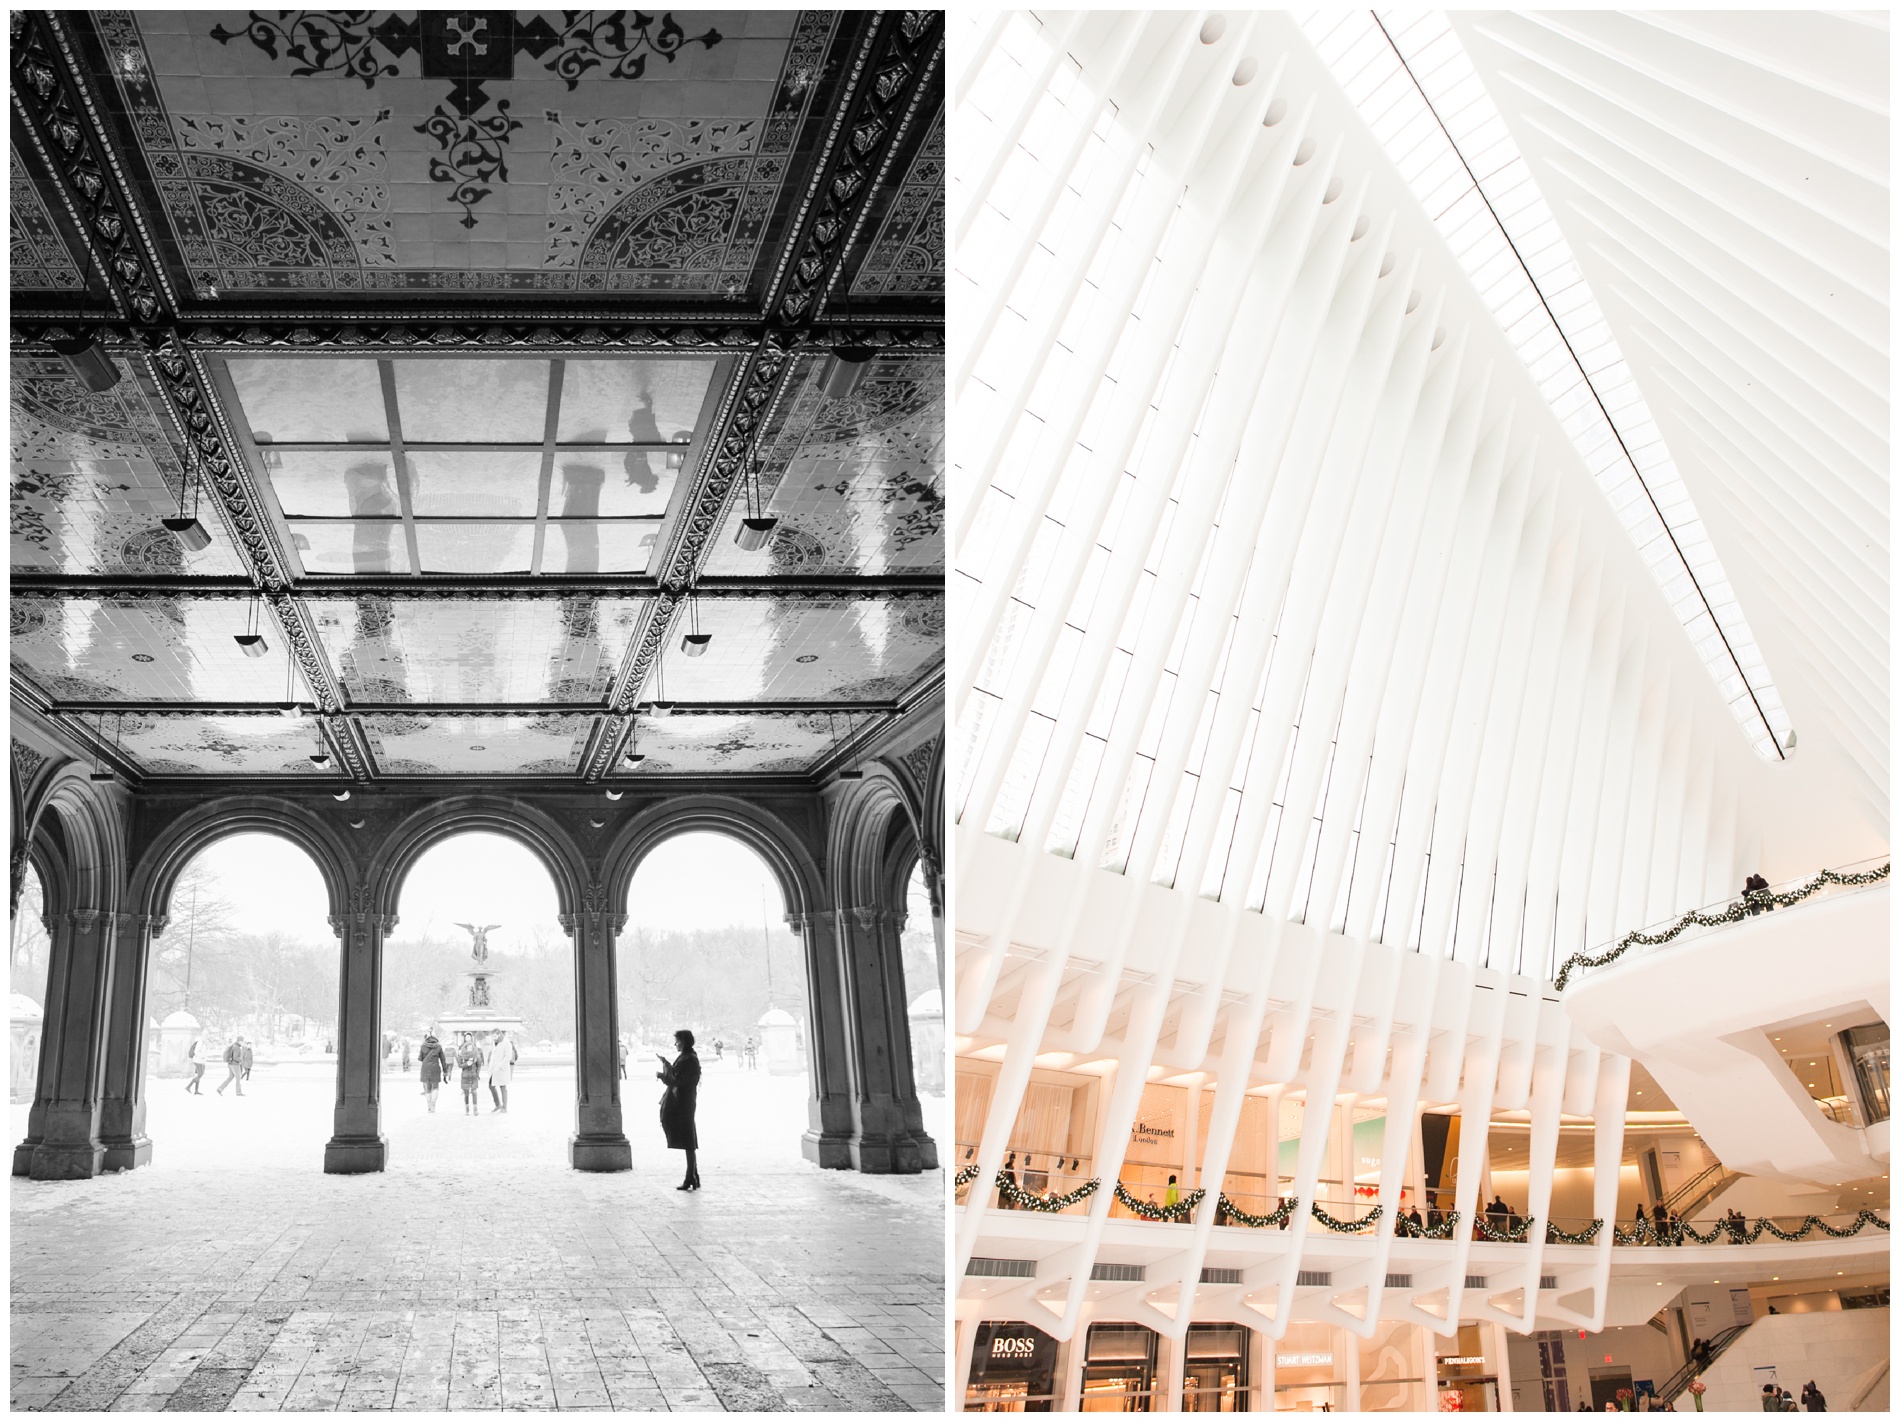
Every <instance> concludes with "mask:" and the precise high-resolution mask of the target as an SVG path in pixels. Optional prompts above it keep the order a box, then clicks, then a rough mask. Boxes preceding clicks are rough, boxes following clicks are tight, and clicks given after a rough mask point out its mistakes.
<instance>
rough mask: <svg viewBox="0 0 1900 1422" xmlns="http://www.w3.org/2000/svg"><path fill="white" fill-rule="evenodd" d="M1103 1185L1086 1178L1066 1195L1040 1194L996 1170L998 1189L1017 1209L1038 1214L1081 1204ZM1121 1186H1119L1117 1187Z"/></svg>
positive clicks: (1045, 1213)
mask: <svg viewBox="0 0 1900 1422" xmlns="http://www.w3.org/2000/svg"><path fill="white" fill-rule="evenodd" d="M1101 1186H1102V1182H1101V1181H1100V1180H1084V1181H1083V1182H1082V1183H1081V1184H1080V1185H1078V1186H1076V1187H1075V1188H1074V1189H1073V1190H1071V1191H1069V1193H1068V1194H1066V1195H1038V1194H1035V1193H1033V1192H1032V1191H1029V1190H1025V1189H1023V1187H1022V1186H1020V1185H1018V1184H1017V1183H1016V1182H1015V1181H1014V1180H1011V1179H1010V1178H1009V1176H1007V1175H1005V1174H1004V1173H1003V1172H1002V1171H1000V1170H999V1171H997V1172H996V1190H997V1193H998V1194H1000V1195H1001V1196H1002V1197H1003V1198H1004V1199H1005V1200H1007V1201H1009V1203H1010V1204H1011V1205H1012V1206H1013V1207H1014V1208H1016V1209H1019V1210H1031V1211H1033V1212H1035V1213H1036V1214H1041V1215H1053V1214H1058V1213H1060V1212H1061V1211H1063V1210H1066V1209H1068V1208H1069V1206H1071V1205H1079V1204H1081V1203H1082V1202H1083V1201H1084V1200H1086V1199H1088V1197H1089V1196H1091V1195H1093V1194H1094V1193H1095V1192H1096V1191H1097V1190H1099V1189H1100V1188H1101ZM1117 1188H1118V1189H1119V1188H1120V1187H1119V1186H1118V1187H1117Z"/></svg>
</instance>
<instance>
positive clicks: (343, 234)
mask: <svg viewBox="0 0 1900 1422" xmlns="http://www.w3.org/2000/svg"><path fill="white" fill-rule="evenodd" d="M272 14H274V15H275V16H276V18H266V16H267V15H272ZM837 19H838V17H837V15H836V14H834V13H831V12H823V11H792V10H782V11H748V12H729V11H722V12H719V13H717V14H683V13H682V14H675V13H672V12H655V13H653V14H650V15H649V14H646V13H642V12H635V11H540V12H516V11H492V10H484V11H442V10H437V11H423V12H419V13H418V12H404V11H398V12H389V11H328V12H325V11H294V12H259V11H251V12H248V13H246V12H237V11H232V12H206V11H139V12H136V13H134V12H131V11H109V12H100V13H99V14H98V17H97V22H98V26H99V29H100V33H101V35H102V38H103V41H104V44H105V48H106V51H107V56H108V59H109V61H110V63H111V67H112V71H113V75H114V78H115V82H116V85H117V88H118V97H119V100H120V101H121V102H122V103H123V105H124V107H125V109H126V112H127V114H128V116H129V122H130V124H131V126H132V128H133V130H134V131H135V133H136V134H137V136H138V139H139V142H140V144H141V145H142V147H143V148H144V150H145V156H146V161H147V163H148V165H149V167H150V170H151V175H152V178H153V180H154V183H155V185H156V189H157V192H156V196H157V199H158V201H159V202H160V203H162V205H163V207H164V210H165V214H166V217H167V219H168V220H169V222H170V225H171V228H172V231H173V233H174V235H175V238H176V241H177V243H178V246H179V249H180V251H181V252H182V255H183V259H184V262H185V264H186V266H187V267H188V269H189V275H190V279H191V281H192V283H193V284H194V285H195V286H196V287H197V288H198V289H200V290H201V291H203V290H205V289H207V288H210V287H212V286H215V287H217V288H218V290H219V291H220V292H221V293H241V292H264V291H275V292H285V291H296V292H301V293H306V294H307V293H316V292H342V293H356V292H363V291H379V290H381V291H422V292H439V291H445V290H470V291H476V290H478V291H493V292H578V291H600V292H639V291H654V292H674V293H680V294H692V295H695V296H700V297H711V298H727V299H740V298H743V297H745V296H746V295H748V294H752V295H756V292H755V291H754V273H755V270H756V269H759V268H761V267H762V265H763V264H762V262H761V256H762V254H763V253H764V251H765V242H766V238H767V234H768V229H770V228H771V226H772V223H773V218H774V215H775V214H776V213H778V212H779V211H780V209H781V208H782V207H784V206H786V205H788V204H789V203H790V202H791V201H792V200H793V198H794V197H795V193H796V180H797V178H798V177H799V176H800V174H799V173H797V172H795V171H794V169H795V167H796V166H797V165H795V163H794V161H793V159H794V154H795V151H796V149H797V141H798V135H799V130H800V128H801V125H802V123H803V120H804V118H805V116H806V113H807V111H808V110H809V108H810V106H811V104H812V102H813V99H814V97H815V96H816V95H817V94H818V93H819V92H820V90H821V89H824V88H825V84H824V82H823V81H824V79H825V76H826V69H827V65H826V51H827V48H828V46H829V44H830V40H831V36H832V32H833V29H834V26H835V25H836V23H837Z"/></svg>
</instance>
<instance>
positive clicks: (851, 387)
mask: <svg viewBox="0 0 1900 1422" xmlns="http://www.w3.org/2000/svg"><path fill="white" fill-rule="evenodd" d="M876 355H877V347H876V346H833V347H832V348H831V359H830V360H829V361H828V362H827V363H826V365H825V373H824V376H823V378H822V379H821V380H820V381H819V387H818V388H819V389H821V390H822V391H824V394H825V398H826V399H827V400H849V399H850V398H851V397H852V396H853V395H855V394H857V393H858V387H859V386H860V385H862V384H864V377H865V376H867V375H869V374H870V373H871V360H872V358H873V357H875V356H876Z"/></svg>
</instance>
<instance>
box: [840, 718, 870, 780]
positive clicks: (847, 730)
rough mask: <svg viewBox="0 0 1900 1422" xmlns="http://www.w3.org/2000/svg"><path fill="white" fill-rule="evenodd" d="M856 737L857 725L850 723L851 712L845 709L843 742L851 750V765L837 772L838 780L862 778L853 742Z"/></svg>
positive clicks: (856, 750)
mask: <svg viewBox="0 0 1900 1422" xmlns="http://www.w3.org/2000/svg"><path fill="white" fill-rule="evenodd" d="M856 738H857V727H855V726H853V725H852V724H851V713H850V712H849V711H847V712H845V713H844V743H845V745H846V746H847V747H849V749H850V751H851V766H850V768H849V769H848V770H841V771H839V772H838V778H839V779H840V780H862V779H864V770H863V767H862V766H860V765H859V764H858V748H857V746H856V744H855V743H854V742H855V740H856Z"/></svg>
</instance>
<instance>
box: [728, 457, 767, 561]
mask: <svg viewBox="0 0 1900 1422" xmlns="http://www.w3.org/2000/svg"><path fill="white" fill-rule="evenodd" d="M746 479H747V482H746V486H745V495H746V503H745V509H746V516H745V517H744V518H742V519H740V520H739V531H738V532H737V533H736V534H734V535H733V538H732V541H733V542H734V543H736V544H738V545H739V546H740V547H741V548H743V549H744V550H745V551H746V552H748V553H756V552H758V551H759V550H760V549H761V548H763V547H765V545H766V543H767V542H769V541H770V539H771V537H772V530H773V529H775V528H777V527H778V520H777V519H775V518H767V517H766V516H765V501H764V500H763V499H761V498H760V497H759V461H758V460H756V459H754V460H753V461H752V469H751V471H750V473H749V474H748V475H747V476H746Z"/></svg>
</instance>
